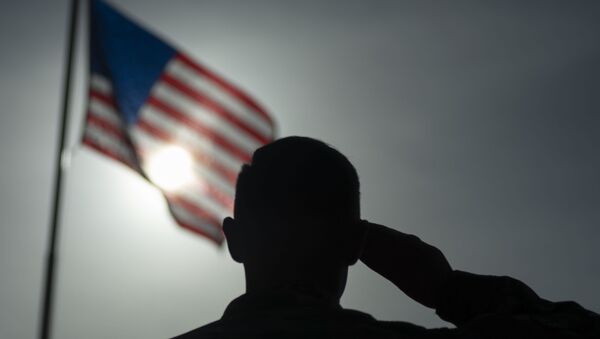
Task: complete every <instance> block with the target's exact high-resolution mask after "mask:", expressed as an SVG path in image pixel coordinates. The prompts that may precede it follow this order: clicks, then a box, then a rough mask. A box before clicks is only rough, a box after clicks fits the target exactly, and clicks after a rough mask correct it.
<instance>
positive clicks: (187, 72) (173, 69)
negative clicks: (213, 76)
mask: <svg viewBox="0 0 600 339" xmlns="http://www.w3.org/2000/svg"><path fill="white" fill-rule="evenodd" d="M166 73H167V74H169V75H172V76H173V77H174V78H176V79H178V80H180V81H182V82H184V83H185V84H187V85H189V86H190V87H192V88H194V89H195V90H196V91H199V92H201V93H203V94H205V95H206V96H208V97H210V98H211V99H213V100H215V101H217V102H218V103H219V104H221V105H222V106H223V107H224V108H226V109H227V110H229V111H230V112H231V113H232V114H234V115H235V116H236V117H237V118H239V119H240V120H242V121H244V122H245V123H246V124H247V125H249V126H251V127H252V128H254V129H255V130H256V131H257V132H259V134H261V135H263V136H264V137H265V138H267V139H269V138H271V136H272V134H273V128H272V127H271V125H270V123H269V122H268V121H267V120H265V119H264V118H263V117H262V115H260V114H259V113H258V112H256V111H255V110H254V109H252V108H251V107H248V106H247V105H246V104H245V103H243V102H240V101H239V100H238V99H237V98H235V97H233V96H231V95H230V94H229V93H227V92H225V91H223V90H222V89H221V88H220V87H219V86H217V85H216V84H214V83H213V82H212V81H211V80H210V79H207V78H206V77H204V76H202V75H201V74H199V73H198V72H196V70H195V69H193V68H190V67H189V66H187V65H186V64H184V63H182V62H181V61H179V60H178V59H177V58H175V59H173V60H171V61H170V62H169V64H168V65H167V68H166Z"/></svg>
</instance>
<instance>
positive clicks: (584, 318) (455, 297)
mask: <svg viewBox="0 0 600 339" xmlns="http://www.w3.org/2000/svg"><path fill="white" fill-rule="evenodd" d="M362 225H363V227H365V228H366V236H365V242H364V246H363V251H362V254H361V257H360V260H361V261H363V262H364V263H365V264H366V265H367V266H368V267H369V268H371V269H372V270H374V271H375V272H377V273H379V274H380V275H382V276H383V277H385V278H386V279H388V280H390V281H391V282H392V283H394V284H395V285H396V286H398V288H400V289H401V290H402V291H403V292H404V293H405V294H406V295H408V296H409V297H411V298H412V299H414V300H415V301H417V302H419V303H421V304H423V305H425V306H427V307H430V308H434V309H435V310H436V313H437V314H438V315H439V316H440V317H441V318H442V319H444V320H446V321H449V322H451V323H453V324H454V325H456V326H457V327H458V329H457V331H459V332H460V331H464V332H467V333H470V334H475V335H479V336H482V337H488V334H490V335H491V334H494V335H500V337H502V336H503V335H506V336H509V337H511V336H515V335H529V336H531V335H544V336H547V337H551V338H553V337H563V335H564V336H568V337H571V336H573V337H577V338H579V337H581V338H587V337H589V338H600V316H598V315H597V314H595V313H593V312H591V311H588V310H586V309H584V308H583V307H581V306H579V305H578V304H577V303H575V302H550V301H547V300H544V299H542V298H540V297H538V296H537V294H535V292H534V291H533V290H532V289H531V288H529V287H528V286H527V285H525V284H524V283H522V282H521V281H519V280H516V279H513V278H510V277H506V276H485V275H477V274H472V273H467V272H462V271H457V270H453V269H452V268H451V266H450V264H449V263H448V261H447V260H446V258H445V257H444V255H443V254H442V252H441V251H440V250H439V249H437V248H436V247H434V246H431V245H429V244H427V243H425V242H423V241H421V240H420V239H419V238H418V237H416V236H414V235H408V234H404V233H402V232H399V231H396V230H393V229H391V228H388V227H385V226H382V225H378V224H374V223H369V222H367V221H363V223H362Z"/></svg>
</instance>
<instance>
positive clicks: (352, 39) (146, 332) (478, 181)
mask: <svg viewBox="0 0 600 339" xmlns="http://www.w3.org/2000/svg"><path fill="white" fill-rule="evenodd" d="M113 3H116V4H117V5H119V6H120V7H121V8H122V9H124V10H126V11H127V12H128V13H130V14H131V15H132V16H134V17H135V18H137V19H138V20H139V21H141V22H143V23H145V25H146V26H148V27H151V28H152V29H153V30H154V31H155V32H160V33H161V35H162V36H164V37H166V38H167V39H168V40H169V41H171V42H172V43H174V44H175V45H176V46H179V47H181V48H183V49H184V50H185V51H187V52H188V53H190V54H191V55H193V56H195V57H196V58H197V59H199V60H200V61H202V62H204V63H205V64H207V65H208V66H210V67H212V68H213V69H215V70H217V71H218V72H219V73H221V74H223V75H225V76H226V77H227V78H229V79H232V80H233V81H234V82H235V83H237V84H239V85H240V86H242V87H243V88H245V89H246V90H248V91H249V92H250V93H251V94H252V95H253V96H254V97H256V98H257V99H258V100H259V101H260V102H262V103H263V104H264V105H265V106H266V107H267V109H268V110H269V111H270V112H271V113H272V114H273V115H274V116H275V118H276V120H277V122H278V124H279V127H280V132H281V135H292V134H296V135H307V136H312V137H316V138H319V139H322V140H324V141H326V142H329V143H331V144H332V145H334V146H335V147H337V148H338V149H339V150H340V151H342V152H343V153H345V154H347V155H348V156H349V158H350V160H351V161H352V162H353V163H354V164H355V166H356V167H357V169H358V171H359V174H360V177H361V183H362V194H363V195H362V196H363V216H364V217H365V218H367V219H369V220H371V221H374V222H378V223H383V224H386V225H389V226H392V227H395V228H397V229H399V230H402V231H406V232H411V233H415V234H417V235H419V236H420V237H421V238H422V239H424V240H426V241H428V242H431V243H432V244H434V245H436V246H438V247H439V248H440V249H442V250H443V251H444V253H445V254H446V256H447V257H448V259H449V260H450V262H451V264H452V265H453V266H454V267H455V268H457V269H462V270H467V271H472V272H477V273H488V274H502V275H511V276H514V277H516V278H519V279H522V280H524V281H525V282H526V283H528V284H529V285H530V286H532V287H533V288H534V289H535V290H536V291H537V292H538V293H539V294H540V295H541V296H543V297H545V298H548V299H551V300H567V299H569V300H575V301H577V302H579V303H581V304H582V305H583V306H585V307H587V308H590V309H592V310H595V311H597V312H598V311H600V292H599V291H598V288H597V286H600V264H599V262H598V258H599V257H600V246H598V243H599V241H600V228H599V227H598V226H600V177H599V175H598V174H599V173H600V153H599V152H598V148H599V146H600V95H598V93H599V90H600V44H599V43H598V33H599V32H600V20H598V18H599V17H600V4H599V3H598V2H595V1H577V2H575V1H543V2H542V1H530V2H524V1H512V2H511V1H488V2H485V3H484V2H481V1H472V2H465V1H454V2H449V1H447V2H446V1H444V2H442V1H339V2H334V1H329V2H324V1H302V2H296V1H252V2H250V1H195V2H192V1H169V2H166V1H141V0H122V1H114V2H113ZM1 6H2V10H1V11H0V44H1V45H2V46H3V50H2V58H1V59H0V60H1V61H0V71H1V74H2V78H1V80H0V102H2V108H1V111H0V112H1V113H0V152H1V153H0V155H1V159H2V162H1V171H0V188H1V191H0V192H1V195H0V216H1V221H2V224H1V225H0V337H1V338H15V339H19V338H32V337H34V336H35V333H36V328H37V321H38V319H37V316H38V310H39V306H40V301H39V296H40V291H41V281H42V263H43V259H44V251H45V246H46V236H47V229H48V216H49V206H50V196H51V177H52V169H53V151H54V147H55V138H56V135H57V133H56V132H57V123H58V110H59V100H58V99H59V96H60V87H61V80H62V78H61V76H62V73H61V72H62V67H63V59H62V58H63V53H64V51H63V48H64V33H65V29H66V27H65V25H66V12H67V9H66V7H67V3H66V1H52V2H50V1H41V0H38V1H18V2H17V1H14V2H12V3H10V2H8V1H3V2H2V4H1ZM82 24H83V22H82ZM80 38H81V39H80V40H79V41H80V45H79V46H80V49H79V52H78V63H77V74H76V81H75V91H74V100H73V106H72V107H73V110H72V113H73V119H72V121H71V122H72V124H71V128H70V139H69V145H70V146H71V147H72V149H73V150H74V151H73V156H72V162H71V167H70V169H69V172H68V173H67V179H66V186H65V201H64V214H63V222H62V230H63V232H62V234H61V238H60V263H59V277H58V294H57V308H56V317H55V330H56V332H55V333H56V336H55V337H56V338H164V337H169V336H173V335H175V334H178V333H181V332H184V331H187V330H189V329H192V328H194V327H197V326H199V325H202V324H204V323H207V322H209V321H212V320H215V319H216V318H218V317H220V315H221V313H222V312H223V310H224V308H225V306H226V305H227V303H228V302H229V301H230V300H231V299H232V298H234V297H235V296H237V295H239V294H241V293H242V292H243V287H244V284H243V271H242V267H241V266H239V265H237V264H235V263H233V262H232V260H231V259H230V258H229V255H228V254H227V252H226V251H225V250H224V249H218V248H216V247H215V246H214V245H213V244H212V243H210V242H209V241H207V240H205V239H203V238H199V237H197V236H195V235H193V234H191V233H189V232H187V231H185V230H182V229H180V228H178V227H177V226H176V225H175V224H174V223H173V222H172V220H171V219H170V217H169V215H168V213H167V212H166V209H165V204H164V200H163V199H162V198H161V196H160V194H159V193H158V192H157V191H156V190H155V189H154V188H152V187H151V186H149V185H148V184H147V183H145V182H144V181H143V180H142V179H141V178H139V177H138V176H137V175H136V174H134V173H132V172H131V171H129V170H128V169H126V168H124V167H123V166H121V165H119V164H117V163H115V162H113V161H111V160H109V159H106V158H104V157H101V156H99V155H97V154H96V153H93V152H92V151H89V150H87V149H81V148H79V147H77V138H78V135H79V133H80V132H81V129H80V127H81V119H82V117H83V112H84V111H83V108H84V95H83V93H84V92H85V83H84V69H85V62H84V58H83V57H84V56H83V49H82V46H83V44H82V43H83V42H84V37H83V36H80ZM343 305H344V306H345V307H349V308H355V309H359V310H362V311H366V312H369V313H372V314H373V315H374V316H375V317H377V318H379V319H385V320H407V321H412V322H416V323H418V324H422V325H426V326H442V325H445V323H443V322H442V321H440V320H438V319H437V318H436V316H435V314H434V313H433V311H431V310H428V309H426V308H424V307H421V306H419V305H416V304H415V303H414V302H412V301H411V300H409V299H408V298H407V297H405V296H404V295H403V294H402V293H401V292H399V291H398V290H396V289H395V288H394V287H393V286H392V285H391V284H390V283H388V282H387V281H385V280H384V279H383V278H381V277H378V276H377V275H376V274H374V273H372V272H370V271H369V270H368V269H367V268H366V267H365V266H363V265H361V264H358V265H356V266H355V267H353V268H352V269H351V274H350V278H349V283H348V288H347V291H346V294H345V296H344V298H343Z"/></svg>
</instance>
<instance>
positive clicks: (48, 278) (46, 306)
mask: <svg viewBox="0 0 600 339" xmlns="http://www.w3.org/2000/svg"><path fill="white" fill-rule="evenodd" d="M78 10H79V1H78V0H71V9H70V11H71V12H70V17H69V26H68V29H69V30H68V33H67V34H68V40H67V45H66V52H67V54H66V61H65V72H64V75H63V76H64V77H63V86H64V87H63V93H62V95H63V97H62V103H61V108H62V114H61V118H60V119H61V120H60V133H59V135H58V147H57V149H56V156H55V164H54V166H55V167H54V172H55V177H54V186H53V189H54V196H53V200H52V216H51V219H50V233H49V236H48V252H47V256H46V266H45V269H46V271H45V279H44V287H43V289H44V294H43V309H42V314H41V323H40V333H39V334H40V338H41V339H48V338H50V335H51V330H52V326H51V325H52V310H53V306H54V282H55V269H56V261H57V260H56V259H57V255H56V243H57V239H58V234H59V221H60V218H59V217H60V207H61V191H62V176H63V171H64V152H65V150H64V148H65V139H66V130H67V126H68V120H69V102H70V93H71V71H72V68H73V54H74V47H75V32H76V28H77V14H78Z"/></svg>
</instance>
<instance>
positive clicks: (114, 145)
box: [84, 124, 135, 164]
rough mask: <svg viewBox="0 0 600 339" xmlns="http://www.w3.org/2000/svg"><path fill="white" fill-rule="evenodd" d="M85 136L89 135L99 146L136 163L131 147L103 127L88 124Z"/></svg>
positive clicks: (131, 162)
mask: <svg viewBox="0 0 600 339" xmlns="http://www.w3.org/2000/svg"><path fill="white" fill-rule="evenodd" d="M84 137H89V138H90V139H92V140H93V141H94V143H96V144H97V145H98V146H100V147H102V148H104V149H106V150H107V151H109V152H112V153H114V154H115V155H117V156H119V157H121V158H123V159H125V160H126V161H128V162H130V164H135V157H134V156H133V152H132V150H131V148H130V147H129V146H128V145H127V144H126V143H124V142H123V141H122V140H120V139H117V138H115V136H114V135H112V134H110V133H108V132H106V131H105V130H103V129H102V128H99V127H96V126H94V125H90V124H88V125H87V126H86V127H85V132H84Z"/></svg>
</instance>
